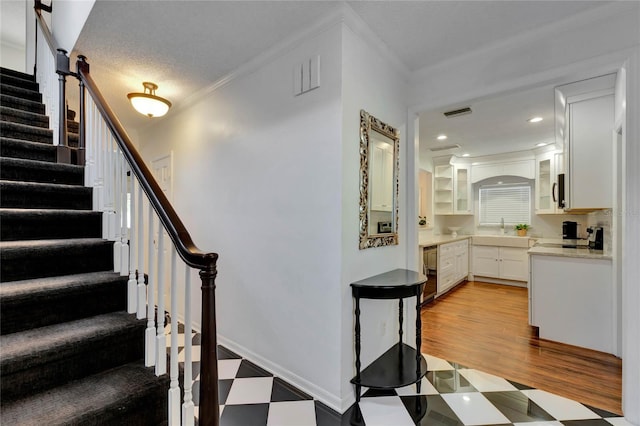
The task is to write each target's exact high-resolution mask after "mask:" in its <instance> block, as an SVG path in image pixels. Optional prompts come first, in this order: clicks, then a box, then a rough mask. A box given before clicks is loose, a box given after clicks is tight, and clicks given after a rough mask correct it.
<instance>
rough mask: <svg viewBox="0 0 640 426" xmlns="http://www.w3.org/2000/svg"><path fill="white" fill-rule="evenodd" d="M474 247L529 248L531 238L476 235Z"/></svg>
mask: <svg viewBox="0 0 640 426" xmlns="http://www.w3.org/2000/svg"><path fill="white" fill-rule="evenodd" d="M472 244H473V245H476V246H500V247H523V248H528V247H529V238H527V237H516V236H510V235H474V236H473V243H472Z"/></svg>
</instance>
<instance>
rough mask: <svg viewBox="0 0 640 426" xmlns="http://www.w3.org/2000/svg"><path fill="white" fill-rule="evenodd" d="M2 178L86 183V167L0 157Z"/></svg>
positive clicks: (73, 183) (75, 183) (74, 183)
mask: <svg viewBox="0 0 640 426" xmlns="http://www.w3.org/2000/svg"><path fill="white" fill-rule="evenodd" d="M0 179H4V180H13V181H24V182H43V183H62V184H66V185H82V184H83V183H84V167H82V166H76V165H72V164H59V163H49V162H44V161H37V160H26V159H18V158H4V157H0Z"/></svg>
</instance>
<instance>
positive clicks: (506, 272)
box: [499, 247, 529, 281]
mask: <svg viewBox="0 0 640 426" xmlns="http://www.w3.org/2000/svg"><path fill="white" fill-rule="evenodd" d="M527 250H528V249H526V248H516V247H501V248H500V262H499V263H500V278H503V279H505V280H515V281H528V280H529V258H528V255H527Z"/></svg>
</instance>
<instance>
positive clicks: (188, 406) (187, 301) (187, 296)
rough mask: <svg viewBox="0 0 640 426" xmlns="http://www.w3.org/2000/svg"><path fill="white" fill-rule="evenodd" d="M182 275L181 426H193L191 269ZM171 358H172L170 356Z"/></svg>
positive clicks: (187, 269) (187, 266)
mask: <svg viewBox="0 0 640 426" xmlns="http://www.w3.org/2000/svg"><path fill="white" fill-rule="evenodd" d="M184 270H185V274H184V336H185V339H184V401H183V403H182V426H193V424H194V416H195V414H194V408H193V393H192V391H191V388H192V386H193V372H192V371H191V368H192V362H191V359H192V358H191V268H189V265H185V268H184ZM172 358H173V356H172Z"/></svg>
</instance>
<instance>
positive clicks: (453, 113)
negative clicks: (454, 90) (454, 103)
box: [444, 107, 471, 118]
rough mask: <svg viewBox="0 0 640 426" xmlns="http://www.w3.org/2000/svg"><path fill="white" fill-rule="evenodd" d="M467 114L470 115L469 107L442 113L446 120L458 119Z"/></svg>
mask: <svg viewBox="0 0 640 426" xmlns="http://www.w3.org/2000/svg"><path fill="white" fill-rule="evenodd" d="M467 114H471V108H470V107H464V108H459V109H454V110H452V111H447V112H445V113H444V116H445V117H447V118H453V117H459V116H461V115H467Z"/></svg>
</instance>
